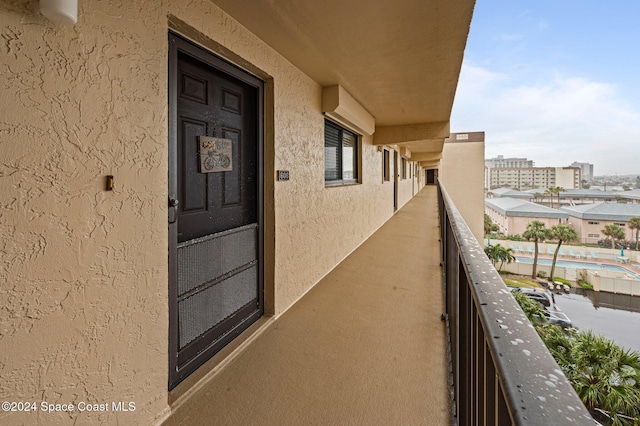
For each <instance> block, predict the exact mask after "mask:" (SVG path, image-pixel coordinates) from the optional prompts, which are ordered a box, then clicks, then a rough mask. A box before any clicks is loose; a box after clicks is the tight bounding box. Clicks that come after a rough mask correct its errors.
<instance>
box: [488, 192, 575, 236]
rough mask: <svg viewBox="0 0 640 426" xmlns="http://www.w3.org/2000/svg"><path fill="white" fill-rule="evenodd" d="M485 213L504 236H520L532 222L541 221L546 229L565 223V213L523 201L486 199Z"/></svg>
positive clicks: (566, 216)
mask: <svg viewBox="0 0 640 426" xmlns="http://www.w3.org/2000/svg"><path fill="white" fill-rule="evenodd" d="M484 206H485V213H486V214H487V215H489V217H490V218H491V221H492V222H493V223H495V224H497V225H498V228H499V232H500V233H502V234H505V235H522V233H524V232H525V231H526V230H527V225H529V223H531V222H532V221H534V220H538V221H541V222H542V223H544V224H545V225H546V227H547V228H551V227H552V226H554V225H558V224H561V223H567V219H568V218H569V214H568V213H567V212H564V211H561V210H558V209H553V208H550V207H545V206H541V205H539V204H536V203H532V202H529V201H526V200H523V199H516V198H509V197H506V198H491V199H489V198H487V199H485V201H484Z"/></svg>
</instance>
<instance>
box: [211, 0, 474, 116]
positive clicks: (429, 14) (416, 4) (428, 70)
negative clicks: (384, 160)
mask: <svg viewBox="0 0 640 426" xmlns="http://www.w3.org/2000/svg"><path fill="white" fill-rule="evenodd" d="M212 2H213V3H215V4H217V5H218V6H220V7H221V8H222V9H223V10H224V11H226V12H227V13H228V14H229V15H231V16H232V17H233V18H235V19H236V20H237V21H238V22H240V23H241V24H242V25H244V26H245V27H246V28H248V29H249V30H250V31H251V32H253V33H254V34H256V35H257V36H258V37H260V38H261V39H262V40H264V41H265V42H266V43H267V44H269V45H270V46H271V47H272V48H274V49H275V50H276V51H277V52H279V53H280V54H281V55H283V56H284V57H285V58H287V59H288V60H289V61H290V62H291V63H293V64H294V65H295V66H296V67H298V68H299V69H301V70H302V71H303V72H304V73H305V74H307V75H308V76H310V77H311V78H312V79H313V80H315V81H316V82H317V83H318V84H320V85H321V86H323V87H324V86H333V85H338V84H339V85H341V86H342V87H344V88H345V90H346V91H347V92H349V93H350V94H351V96H353V98H354V99H356V100H357V101H358V102H359V103H360V104H361V105H362V106H363V108H365V109H366V110H367V111H368V112H369V113H370V114H371V115H372V116H373V117H375V121H376V125H379V126H391V125H400V124H413V123H432V122H447V121H449V116H450V114H451V108H452V105H453V100H454V95H455V90H456V86H457V82H458V75H459V73H460V67H461V64H462V58H463V53H464V48H465V45H466V40H467V35H468V32H469V25H470V23H471V16H472V12H473V6H474V3H475V0H457V1H455V2H448V1H444V0H396V1H394V2H382V1H373V2H362V1H359V0H323V1H322V2H318V1H315V0H279V1H277V2H275V1H272V0H256V1H252V2H239V1H237V0H212Z"/></svg>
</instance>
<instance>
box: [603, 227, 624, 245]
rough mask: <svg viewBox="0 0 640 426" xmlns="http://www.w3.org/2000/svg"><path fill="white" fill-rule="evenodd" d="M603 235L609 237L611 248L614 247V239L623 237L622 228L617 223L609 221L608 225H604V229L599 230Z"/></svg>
mask: <svg viewBox="0 0 640 426" xmlns="http://www.w3.org/2000/svg"><path fill="white" fill-rule="evenodd" d="M601 232H602V233H603V234H604V235H605V236H607V237H609V238H611V248H612V249H614V248H616V240H621V239H623V238H624V229H622V228H621V227H620V226H619V225H616V224H615V223H611V224H609V225H605V226H604V229H602V231H601Z"/></svg>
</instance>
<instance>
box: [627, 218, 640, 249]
mask: <svg viewBox="0 0 640 426" xmlns="http://www.w3.org/2000/svg"><path fill="white" fill-rule="evenodd" d="M629 229H635V230H636V250H638V233H640V217H637V216H636V217H632V218H631V219H629Z"/></svg>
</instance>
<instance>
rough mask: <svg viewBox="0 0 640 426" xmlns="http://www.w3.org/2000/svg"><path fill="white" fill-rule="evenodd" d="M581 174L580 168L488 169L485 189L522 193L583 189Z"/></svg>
mask: <svg viewBox="0 0 640 426" xmlns="http://www.w3.org/2000/svg"><path fill="white" fill-rule="evenodd" d="M581 176H582V175H581V172H580V168H578V167H529V168H495V169H486V173H485V187H486V188H488V189H495V188H500V187H511V188H515V189H518V190H521V191H526V190H529V189H532V188H538V187H542V188H549V187H556V186H559V187H562V188H565V189H576V188H580V187H581Z"/></svg>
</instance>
